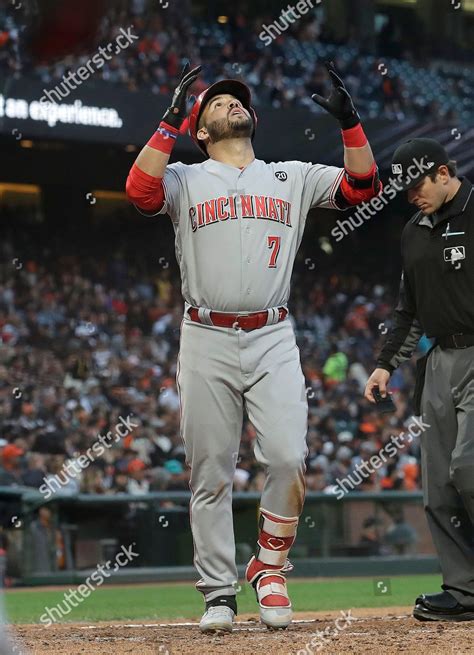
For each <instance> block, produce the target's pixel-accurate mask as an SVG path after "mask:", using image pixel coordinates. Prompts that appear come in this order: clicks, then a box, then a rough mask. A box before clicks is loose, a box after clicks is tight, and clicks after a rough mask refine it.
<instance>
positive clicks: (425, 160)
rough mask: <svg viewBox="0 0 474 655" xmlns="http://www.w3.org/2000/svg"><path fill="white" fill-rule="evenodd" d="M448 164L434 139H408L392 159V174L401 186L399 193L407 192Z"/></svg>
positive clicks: (445, 156) (441, 149)
mask: <svg viewBox="0 0 474 655" xmlns="http://www.w3.org/2000/svg"><path fill="white" fill-rule="evenodd" d="M448 162H449V156H448V153H447V152H446V150H445V149H444V148H443V146H442V145H441V143H439V141H435V139H410V140H409V141H406V143H403V144H402V145H401V146H399V147H398V148H397V149H396V150H395V152H394V153H393V157H392V173H393V174H394V175H395V176H396V177H397V182H398V183H399V184H400V185H401V186H402V189H400V191H408V189H412V188H413V187H415V186H416V185H417V184H419V183H420V182H421V180H422V179H423V178H425V177H426V176H427V175H429V174H430V173H433V172H434V171H437V170H438V168H439V167H440V166H442V165H443V164H447V163H448Z"/></svg>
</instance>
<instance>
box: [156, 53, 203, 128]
mask: <svg viewBox="0 0 474 655" xmlns="http://www.w3.org/2000/svg"><path fill="white" fill-rule="evenodd" d="M201 68H202V66H196V68H193V70H191V71H190V70H188V69H189V61H187V62H186V63H185V65H184V68H183V70H182V72H181V78H180V80H179V84H178V86H177V87H176V89H175V92H174V94H173V99H172V101H171V106H170V107H168V109H167V110H166V112H165V114H164V116H163V119H162V120H163V121H165V123H168V125H171V126H172V127H175V128H176V129H177V130H179V128H180V127H181V125H182V124H183V121H184V119H185V118H186V96H187V92H188V89H189V87H190V86H191V84H193V82H195V81H196V79H197V77H198V75H199V73H200V72H201Z"/></svg>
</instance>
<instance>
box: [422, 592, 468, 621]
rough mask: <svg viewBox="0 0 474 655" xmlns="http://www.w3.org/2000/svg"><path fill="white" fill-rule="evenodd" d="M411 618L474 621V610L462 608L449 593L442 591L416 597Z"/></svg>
mask: <svg viewBox="0 0 474 655" xmlns="http://www.w3.org/2000/svg"><path fill="white" fill-rule="evenodd" d="M413 616H414V617H415V619H418V620H419V621H474V608H469V607H463V605H460V604H459V603H458V601H457V600H456V599H455V598H454V596H452V595H451V594H450V593H449V591H442V592H440V593H438V594H421V596H418V598H417V599H416V600H415V608H414V610H413Z"/></svg>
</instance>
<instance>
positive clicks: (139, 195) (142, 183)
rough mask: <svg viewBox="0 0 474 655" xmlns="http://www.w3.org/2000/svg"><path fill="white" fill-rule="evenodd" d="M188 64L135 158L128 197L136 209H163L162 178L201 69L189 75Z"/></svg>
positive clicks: (128, 185)
mask: <svg viewBox="0 0 474 655" xmlns="http://www.w3.org/2000/svg"><path fill="white" fill-rule="evenodd" d="M188 69H189V62H186V64H185V66H184V68H183V71H182V73H181V79H180V81H179V84H178V86H177V87H176V90H175V92H174V94H173V99H172V101H171V105H170V107H168V109H167V110H166V112H165V114H164V116H163V118H162V120H161V123H160V124H159V126H158V129H157V130H156V132H155V133H154V134H153V136H152V137H151V139H150V140H149V141H148V143H147V144H146V145H145V146H144V147H143V148H142V150H141V152H140V154H139V155H138V157H137V158H136V160H135V162H134V164H133V166H132V168H131V170H130V173H129V175H128V178H127V183H126V192H127V197H128V199H129V200H130V202H132V203H133V204H134V205H135V206H136V207H137V209H139V210H142V211H143V212H147V213H150V212H155V213H156V211H157V210H159V209H161V207H162V206H163V202H164V188H163V176H164V174H165V170H166V166H167V165H168V161H169V158H170V155H171V152H172V150H173V147H174V144H175V142H176V139H177V138H178V134H179V130H180V128H181V126H182V124H183V122H184V120H185V118H186V95H187V91H188V89H189V87H190V86H191V84H193V82H195V81H196V79H197V77H198V75H199V72H200V70H201V66H197V67H196V68H193V70H191V71H189V70H188Z"/></svg>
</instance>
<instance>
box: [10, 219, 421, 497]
mask: <svg viewBox="0 0 474 655" xmlns="http://www.w3.org/2000/svg"><path fill="white" fill-rule="evenodd" d="M21 211H22V210H18V209H14V210H13V209H11V210H8V211H7V210H6V211H4V212H3V236H2V239H1V241H0V250H1V262H2V264H1V269H0V486H1V485H26V486H29V487H34V488H37V489H41V488H42V493H44V494H48V495H50V494H51V493H53V492H57V491H60V492H61V493H66V494H77V493H79V492H82V493H98V494H117V493H122V492H128V493H131V494H135V495H139V494H143V493H146V492H148V491H153V490H188V479H189V470H188V468H187V466H186V465H185V455H184V448H183V443H182V440H181V437H180V432H179V417H180V410H179V397H178V393H177V389H176V384H175V375H176V366H177V354H178V348H179V334H180V323H181V319H182V312H183V302H182V299H181V293H180V288H179V282H178V279H179V278H178V271H177V266H176V264H175V262H174V260H173V254H172V247H173V246H172V239H170V240H169V241H170V243H169V244H168V246H167V247H168V250H163V251H162V254H161V255H160V256H158V255H157V253H156V252H155V249H154V248H151V247H150V243H149V241H150V238H149V237H148V236H147V234H146V232H145V231H142V230H137V228H136V223H135V222H134V220H129V221H128V223H127V222H126V221H125V222H121V221H120V220H119V218H118V217H117V218H116V217H114V225H115V229H114V230H112V229H111V228H110V223H109V224H107V225H105V226H102V227H100V228H99V227H97V228H96V230H97V231H96V232H94V231H91V228H90V226H89V227H88V228H84V227H82V228H81V227H80V226H78V232H77V234H76V233H74V230H73V227H72V226H68V228H67V230H66V229H65V230H63V231H61V230H59V229H58V230H56V231H52V230H46V231H45V230H44V229H43V228H42V227H41V226H40V225H35V224H34V220H31V221H30V223H29V224H28V225H26V224H22V223H21V221H20V220H19V219H20V216H19V213H21ZM136 220H143V219H140V218H138V217H137V219H136ZM145 223H149V222H147V221H144V222H143V224H145ZM5 226H7V227H5ZM101 230H103V232H101ZM127 230H128V231H127ZM170 230H171V228H170ZM105 243H107V249H106V252H105V251H104V244H105ZM160 247H162V248H163V249H164V248H165V246H164V245H162V246H160ZM152 250H153V252H152ZM303 257H304V253H300V256H299V259H298V260H297V264H296V267H295V271H294V275H293V283H292V296H291V302H290V312H291V318H290V319H289V320H291V321H292V322H293V325H294V327H295V331H296V334H297V342H298V346H299V348H300V353H301V360H302V365H303V370H304V373H305V378H306V383H307V397H308V403H309V429H308V447H309V454H308V458H307V473H306V481H307V487H308V490H320V491H326V492H328V493H330V492H331V491H334V485H335V484H336V483H337V480H338V479H342V478H344V477H345V476H346V475H347V474H350V473H351V472H352V471H354V469H355V467H356V466H357V464H358V463H359V462H360V461H361V459H368V458H369V457H370V456H371V455H372V454H375V453H377V452H378V451H379V450H380V449H381V448H382V447H383V446H384V444H386V443H387V442H388V440H389V439H390V436H391V435H397V434H399V433H401V432H403V431H404V430H405V429H406V426H407V424H408V423H409V421H410V419H411V418H412V413H413V409H412V405H411V391H412V388H413V373H414V370H413V369H414V367H413V365H412V363H406V364H404V365H403V366H402V367H401V368H400V369H399V370H397V371H396V372H395V373H394V374H393V376H392V379H391V389H392V391H393V392H394V399H395V402H396V405H397V411H396V413H395V414H379V413H378V412H377V411H376V410H375V409H374V407H373V406H372V405H370V404H369V403H368V402H367V401H365V400H364V399H363V389H364V386H365V382H366V380H367V377H368V375H369V374H370V372H371V371H372V369H373V366H374V357H375V354H376V351H377V349H378V348H379V346H380V344H381V340H382V339H383V334H384V333H386V331H387V329H388V327H389V325H390V315H391V311H392V307H393V305H394V301H395V298H394V297H393V294H392V293H390V289H389V287H388V285H387V284H385V283H384V282H381V281H380V280H381V279H384V278H383V275H382V274H381V273H380V271H379V272H378V278H374V280H377V281H376V282H375V281H371V279H370V277H368V276H363V277H362V276H361V277H358V276H357V275H355V274H340V273H336V272H326V273H324V272H321V271H320V270H311V266H309V267H308V266H306V265H304V264H303ZM307 261H308V260H307V259H305V263H306V262H307ZM349 269H350V265H349ZM333 270H337V267H335V268H333ZM384 284H385V286H384ZM420 344H421V349H422V350H423V349H426V348H427V347H428V344H427V343H425V342H420ZM282 393H284V389H282ZM255 439H256V432H255V429H254V427H253V426H252V424H251V423H250V422H249V421H248V419H247V418H245V420H244V425H243V433H242V443H241V448H240V452H239V453H238V456H237V457H236V473H235V481H234V486H235V489H236V490H255V491H259V490H261V488H262V485H263V482H264V471H263V470H262V468H261V467H260V466H259V465H257V463H256V460H255V458H254V455H253V446H254V444H255ZM97 443H99V444H101V445H102V449H101V452H99V450H100V449H99V446H97V445H96V446H95V447H94V444H97ZM418 488H420V470H419V447H418V440H416V439H414V440H413V441H412V442H411V443H406V444H405V445H404V446H403V447H402V448H400V449H399V450H398V452H397V455H396V456H395V457H392V458H390V459H389V460H388V461H387V463H386V464H385V465H384V466H383V467H381V468H379V469H378V470H374V471H373V474H372V475H370V476H368V477H367V478H366V479H365V480H364V481H363V483H362V484H361V485H360V486H358V487H357V490H384V489H402V490H403V489H405V490H413V489H418ZM47 497H48V496H47Z"/></svg>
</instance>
